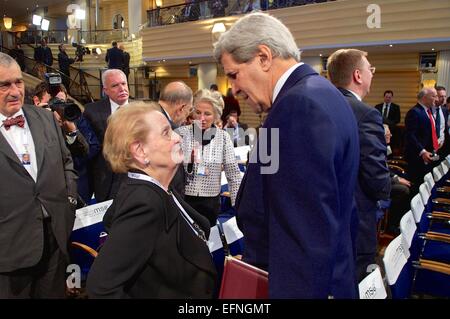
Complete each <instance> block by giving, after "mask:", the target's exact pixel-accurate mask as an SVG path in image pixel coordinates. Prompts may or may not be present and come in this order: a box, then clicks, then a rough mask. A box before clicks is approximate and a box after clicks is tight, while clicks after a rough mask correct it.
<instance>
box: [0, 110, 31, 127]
mask: <svg viewBox="0 0 450 319" xmlns="http://www.w3.org/2000/svg"><path fill="white" fill-rule="evenodd" d="M19 115H23V117H25V114H24V113H23V110H22V108H20V110H19V111H17V112H16V113H15V114H14V115H13V116H4V115H3V114H2V113H0V127H2V126H3V121H4V120H6V119H10V118H12V117H16V116H19ZM25 122H26V120H25Z"/></svg>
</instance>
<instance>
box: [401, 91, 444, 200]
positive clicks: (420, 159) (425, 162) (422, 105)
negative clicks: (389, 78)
mask: <svg viewBox="0 0 450 319" xmlns="http://www.w3.org/2000/svg"><path fill="white" fill-rule="evenodd" d="M417 100H418V101H417V104H416V105H415V106H414V107H413V108H411V109H410V110H409V111H408V113H406V117H405V129H406V140H405V143H406V145H405V156H406V161H407V162H408V175H409V180H410V181H411V182H412V188H411V195H415V194H417V192H418V191H419V186H420V184H422V182H423V177H424V176H425V174H427V173H428V172H430V171H431V170H432V168H433V167H434V166H435V163H437V160H438V157H437V156H434V155H435V154H436V152H437V150H438V149H439V142H438V137H437V133H436V126H435V120H434V117H433V115H432V111H431V109H432V108H433V106H435V103H436V101H437V92H436V89H434V88H425V89H422V90H421V91H420V92H419V94H418V95H417Z"/></svg>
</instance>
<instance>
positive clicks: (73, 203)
mask: <svg viewBox="0 0 450 319" xmlns="http://www.w3.org/2000/svg"><path fill="white" fill-rule="evenodd" d="M67 198H68V200H69V203H70V204H72V205H73V206H77V203H78V201H77V199H76V198H75V197H72V196H68V197H67Z"/></svg>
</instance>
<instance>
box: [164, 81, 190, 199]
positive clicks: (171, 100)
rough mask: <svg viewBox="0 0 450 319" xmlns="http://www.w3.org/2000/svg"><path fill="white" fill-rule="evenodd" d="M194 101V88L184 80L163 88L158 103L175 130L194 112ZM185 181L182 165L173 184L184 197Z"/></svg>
mask: <svg viewBox="0 0 450 319" xmlns="http://www.w3.org/2000/svg"><path fill="white" fill-rule="evenodd" d="M192 102H193V94H192V89H191V88H190V87H189V86H187V85H186V83H184V82H183V81H174V82H170V83H168V84H167V85H166V86H165V87H164V89H163V90H162V92H161V95H160V97H159V101H158V103H159V105H160V107H161V111H162V113H163V114H164V116H165V117H166V118H167V119H168V120H169V123H170V126H171V127H172V130H174V131H175V132H176V131H177V128H178V127H179V126H180V125H181V124H183V122H184V121H185V120H186V118H187V117H188V115H189V114H190V113H191V112H192ZM185 183H186V179H185V176H184V168H183V165H180V166H178V170H177V173H176V174H175V176H174V178H173V179H172V182H171V186H172V188H173V189H175V190H176V191H177V192H178V194H179V195H180V196H182V197H184V189H185Z"/></svg>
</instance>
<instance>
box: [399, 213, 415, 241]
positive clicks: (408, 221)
mask: <svg viewBox="0 0 450 319" xmlns="http://www.w3.org/2000/svg"><path fill="white" fill-rule="evenodd" d="M416 229H417V226H416V222H415V220H414V216H413V213H412V212H411V211H408V212H407V213H406V214H405V215H403V217H402V219H401V220H400V231H401V233H402V236H403V238H404V240H405V242H406V244H407V247H408V248H409V247H411V242H412V240H413V237H414V233H415V232H416Z"/></svg>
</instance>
